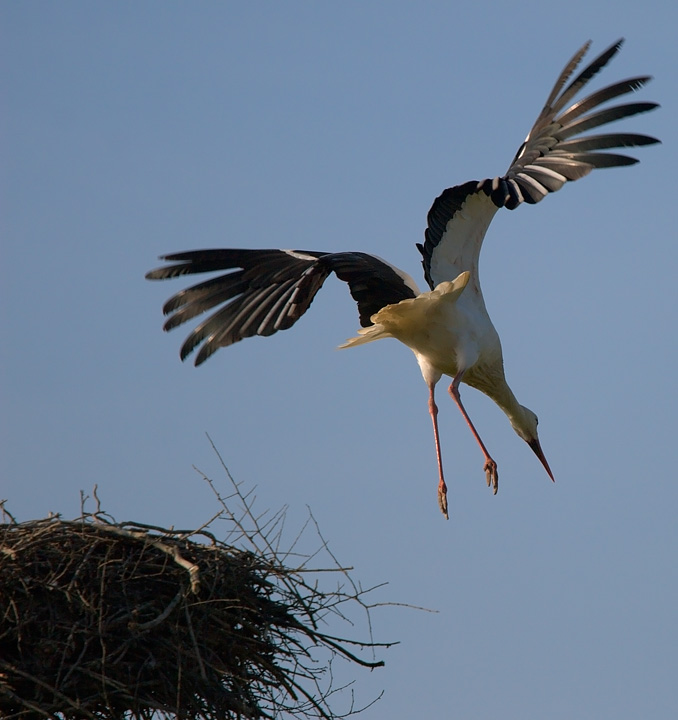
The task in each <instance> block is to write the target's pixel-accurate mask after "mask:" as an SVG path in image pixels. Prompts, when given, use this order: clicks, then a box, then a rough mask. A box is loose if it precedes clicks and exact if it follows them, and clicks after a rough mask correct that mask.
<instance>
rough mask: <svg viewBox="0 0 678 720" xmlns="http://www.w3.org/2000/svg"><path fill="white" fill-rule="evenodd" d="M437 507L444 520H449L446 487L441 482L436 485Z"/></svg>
mask: <svg viewBox="0 0 678 720" xmlns="http://www.w3.org/2000/svg"><path fill="white" fill-rule="evenodd" d="M438 506H439V507H440V512H441V513H442V514H443V515H444V516H445V520H449V519H450V516H449V515H448V514H447V485H445V483H444V482H443V481H442V480H441V481H440V483H439V484H438Z"/></svg>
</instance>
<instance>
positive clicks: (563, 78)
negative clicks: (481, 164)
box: [417, 39, 659, 288]
mask: <svg viewBox="0 0 678 720" xmlns="http://www.w3.org/2000/svg"><path fill="white" fill-rule="evenodd" d="M622 43H623V39H622V40H618V41H617V42H616V43H615V44H614V45H612V46H611V47H610V48H608V49H607V50H606V51H605V52H603V53H601V54H600V55H599V56H598V57H597V58H596V59H595V60H593V61H592V62H591V63H590V64H589V65H587V66H586V67H585V68H584V69H583V70H582V71H581V72H580V73H579V75H577V76H576V77H575V78H574V79H573V80H572V81H571V82H570V83H569V84H567V85H566V83H567V82H568V80H569V79H570V76H571V75H572V73H573V72H574V71H575V69H576V67H577V65H579V63H580V62H581V60H582V58H583V57H584V55H585V54H586V51H587V50H588V48H589V45H590V43H586V44H585V45H584V46H583V47H582V48H580V49H579V50H578V51H577V53H575V55H574V57H573V58H572V59H571V60H570V62H569V63H568V64H567V65H566V67H565V69H564V70H563V72H562V73H561V74H560V77H559V78H558V80H557V81H556V84H555V85H554V87H553V90H552V91H551V94H550V95H549V97H548V99H547V101H546V104H545V105H544V108H543V109H542V111H541V113H540V114H539V117H538V118H537V121H536V122H535V124H534V126H533V127H532V129H531V130H530V132H529V133H528V135H527V137H526V138H525V142H524V143H523V144H522V145H521V146H520V149H519V150H518V152H517V153H516V156H515V157H514V159H513V162H512V163H511V166H510V167H509V169H508V171H507V172H506V174H505V175H504V176H502V177H495V178H492V179H487V180H481V181H480V182H476V181H471V182H468V183H465V184H464V185H458V186H456V187H453V188H448V189H447V190H445V191H444V192H443V193H442V195H440V197H438V198H436V200H435V202H434V203H433V206H432V207H431V210H430V211H429V214H428V227H427V229H426V232H425V242H424V244H423V245H417V247H418V248H419V250H420V252H421V254H422V256H423V261H422V264H423V266H424V276H425V277H426V281H427V282H428V284H429V285H430V287H431V288H433V287H435V286H436V285H437V284H438V283H440V282H442V281H443V280H452V279H453V278H454V277H456V276H457V275H458V274H459V273H460V272H462V271H464V270H470V271H471V275H472V278H475V281H476V282H477V277H478V275H477V273H478V256H479V254H480V247H481V245H482V242H483V238H484V237H485V233H486V231H487V228H488V226H489V224H490V222H491V221H492V218H493V217H494V214H495V212H496V211H497V210H498V209H499V208H502V207H505V208H508V209H509V210H514V209H515V208H517V207H518V205H520V204H521V203H523V202H526V203H532V204H533V203H538V202H539V201H540V200H541V199H542V198H544V197H546V195H548V193H550V192H555V191H556V190H560V188H561V187H562V186H563V185H564V184H565V183H566V182H568V181H570V180H578V179H579V178H581V177H584V175H588V173H590V172H591V170H593V169H594V168H605V167H619V166H622V165H633V164H634V163H636V162H638V161H637V160H636V159H635V158H632V157H629V156H628V155H622V154H619V153H609V152H605V151H606V150H609V149H611V148H625V147H636V146H641V145H653V144H654V143H658V142H659V140H657V139H656V138H653V137H649V136H647V135H639V134H636V133H605V134H593V135H584V136H582V133H585V132H587V131H589V130H593V129H595V128H598V127H600V126H602V125H607V124H608V123H610V122H613V121H614V120H621V119H622V118H626V117H631V116H632V115H637V114H638V113H643V112H647V111H648V110H653V109H654V108H656V107H658V105H657V103H653V102H632V103H623V104H616V105H613V106H612V107H608V108H605V109H599V106H600V105H602V104H603V103H606V102H608V101H610V100H614V99H615V98H618V97H620V96H622V95H625V94H627V93H630V92H633V91H635V90H639V89H640V88H641V87H643V85H645V84H646V83H647V82H648V81H649V80H650V79H651V78H650V77H649V76H647V75H642V76H639V77H633V78H629V79H628V80H622V81H620V82H617V83H615V84H614V85H609V86H608V87H604V88H602V89H601V90H597V91H596V92H593V93H592V94H591V95H588V96H587V97H585V98H583V99H581V100H578V101H576V102H574V103H573V104H572V105H570V106H569V107H566V106H567V105H568V103H570V102H571V101H572V100H573V98H574V97H575V96H576V95H577V94H578V93H579V92H580V91H581V90H582V88H583V87H584V86H585V85H586V84H587V83H588V82H589V80H591V78H592V77H593V76H594V75H596V74H597V73H598V72H599V71H600V70H601V69H602V68H604V67H605V65H607V63H608V62H609V61H610V60H611V59H612V58H613V57H614V56H615V55H616V54H617V52H618V51H619V49H620V48H621V46H622ZM564 108H565V109H564Z"/></svg>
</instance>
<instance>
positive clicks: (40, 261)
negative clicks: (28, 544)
mask: <svg viewBox="0 0 678 720" xmlns="http://www.w3.org/2000/svg"><path fill="white" fill-rule="evenodd" d="M677 25H678V8H677V7H676V5H675V3H672V2H668V1H667V2H646V3H642V4H639V3H631V2H617V3H614V4H612V3H602V2H600V3H590V2H587V3H583V2H579V1H574V2H571V3H569V4H568V5H567V7H566V8H565V7H561V6H558V8H556V6H554V5H553V4H549V3H532V2H528V3H523V4H522V5H520V6H519V9H517V8H516V6H515V4H514V5H511V4H502V5H499V4H497V6H496V7H494V8H489V7H488V5H487V4H486V3H466V4H463V5H462V6H457V4H455V3H450V2H447V3H444V2H429V3H426V4H415V3H402V2H401V3H398V2H394V3H390V4H388V5H386V4H384V3H376V2H361V3H358V2H343V3H341V4H339V3H335V4H329V3H316V4H313V3H284V4H283V3H263V2H262V3H214V2H204V3H200V4H193V3H190V4H189V3H161V2H144V3H137V2H120V3H86V2H82V3H78V2H62V3H49V4H48V3H38V2H21V3H18V2H15V3H2V4H1V5H0V26H1V27H2V30H1V31H0V32H1V33H2V41H1V42H0V53H1V56H2V57H1V63H0V65H1V70H0V72H1V73H2V77H1V83H2V85H1V93H2V99H1V101H0V102H1V103H2V113H1V117H2V119H1V120H0V123H1V127H2V131H1V142H2V156H3V162H2V166H3V169H2V174H1V176H0V177H1V179H0V182H1V183H2V185H1V191H0V192H1V198H2V200H1V203H2V213H1V216H0V233H1V237H2V240H1V243H2V246H1V260H0V293H1V297H0V308H1V311H0V323H1V333H2V338H3V342H2V345H1V346H0V363H1V365H0V368H1V373H2V375H1V380H2V383H1V389H0V392H1V393H2V395H1V397H0V401H1V407H2V412H1V417H2V426H1V427H0V432H1V433H2V444H3V450H2V454H1V456H0V457H1V460H0V462H1V471H0V472H1V477H0V497H3V498H6V499H7V500H8V505H9V507H10V509H11V510H12V511H13V513H14V514H15V515H16V516H17V517H18V518H19V519H22V520H25V519H30V518H36V517H42V516H44V515H46V513H47V512H49V511H53V512H61V513H63V514H64V515H66V516H74V515H76V514H77V512H78V510H79V491H80V490H81V489H83V490H85V491H87V492H89V491H90V490H91V488H92V486H93V485H94V484H95V483H97V484H98V486H99V494H100V496H101V498H102V500H103V504H104V506H105V507H106V508H107V509H108V510H109V512H111V513H112V514H113V515H115V516H116V517H117V518H118V519H121V520H123V519H135V520H138V521H142V522H150V523H159V524H163V525H171V524H174V525H177V526H181V527H191V526H198V525H200V524H201V523H203V522H204V521H205V520H206V519H207V518H209V517H210V516H211V515H212V514H213V513H214V512H215V510H216V506H215V501H214V499H213V497H212V495H211V493H210V491H209V488H208V487H207V486H206V485H205V483H204V482H203V480H201V478H200V476H199V475H198V474H197V473H196V472H195V470H194V469H193V466H194V465H195V466H197V467H198V468H200V469H201V470H202V471H204V472H206V473H208V474H210V475H213V476H214V477H215V478H219V477H221V476H222V475H221V473H220V469H219V464H218V460H217V458H216V457H215V455H214V453H213V451H212V449H211V448H210V445H209V443H208V441H207V439H206V437H205V433H206V432H208V433H209V434H210V436H211V437H212V439H213V440H214V443H215V445H216V446H217V447H218V448H219V451H220V452H221V454H222V455H223V457H224V459H225V461H226V463H227V464H228V466H229V468H230V470H231V472H232V474H233V475H234V476H235V477H236V479H237V480H239V481H241V482H243V483H245V485H246V486H248V487H252V486H256V493H257V497H258V501H257V502H258V507H260V508H261V509H265V508H271V509H272V510H277V509H278V508H279V507H280V506H282V505H283V504H288V505H289V520H288V526H289V527H290V528H291V529H293V528H294V527H295V526H296V525H298V524H301V522H303V519H304V518H305V514H306V506H307V505H308V506H310V507H311V508H312V510H313V514H314V516H315V517H316V519H317V520H318V523H319V525H320V527H321V528H322V531H323V534H324V536H325V538H326V539H327V541H328V542H329V544H330V546H331V547H332V549H333V551H334V553H335V555H337V557H338V558H339V559H340V560H341V562H342V563H344V564H346V565H352V566H354V567H355V571H354V574H355V576H356V578H358V579H360V580H361V581H362V583H363V584H364V585H366V586H370V585H375V584H378V583H382V582H386V583H388V585H387V586H386V587H385V588H382V589H380V590H379V591H378V592H377V593H376V594H375V601H397V602H403V603H412V604H415V605H421V606H425V607H428V608H432V609H435V610H437V611H438V612H437V613H435V614H432V613H423V612H417V611H413V610H406V609H403V608H384V609H381V610H378V611H376V612H375V614H374V616H373V625H374V632H375V635H376V639H377V640H381V641H391V640H399V641H400V644H399V645H398V646H397V647H395V648H393V649H391V650H389V651H386V652H385V653H384V655H383V657H384V659H385V660H386V666H385V668H383V669H380V670H375V671H373V672H369V671H364V672H358V671H357V670H356V671H355V673H354V674H355V676H356V679H357V683H356V686H355V691H356V693H357V696H358V698H359V700H362V701H369V700H370V699H371V698H373V697H374V696H376V695H378V694H379V692H381V690H382V689H383V690H384V691H385V693H384V697H383V699H382V700H381V701H380V702H379V703H377V704H376V705H375V706H373V707H372V708H370V709H369V710H367V711H366V712H365V713H364V715H363V717H365V718H366V720H370V719H371V718H382V717H389V718H393V719H394V720H401V719H403V720H404V719H405V718H407V719H410V718H413V717H432V716H438V717H439V716H445V717H454V718H465V719H466V718H469V719H476V718H478V719H480V720H482V719H483V718H489V717H502V718H503V719H504V720H519V719H520V720H524V719H525V718H528V719H529V718H549V720H560V719H561V718H562V720H565V719H566V718H567V719H568V720H569V719H570V718H573V717H576V718H578V720H587V719H589V718H590V719H593V718H596V720H598V719H600V718H605V717H614V718H615V719H616V720H626V719H629V720H630V719H631V718H638V717H651V718H654V719H657V718H673V717H675V716H676V712H677V711H678V690H677V689H676V685H675V675H676V647H678V632H677V627H676V615H675V607H676V604H677V602H678V574H677V572H676V563H675V555H676V541H677V539H678V538H677V535H678V533H677V530H676V520H675V518H676V505H677V504H678V483H677V481H676V478H675V477H674V475H675V472H674V465H675V459H674V455H673V443H674V442H675V433H676V406H677V401H678V398H677V397H676V396H677V393H676V381H675V362H674V358H675V353H676V340H675V322H676V308H677V300H678V298H677V292H676V282H675V277H676V270H677V267H676V265H677V259H678V251H677V250H676V240H677V237H676V229H675V228H676V225H675V212H674V208H673V207H672V205H673V203H672V200H671V197H672V187H673V182H674V177H673V174H674V169H675V167H676V160H678V158H677V157H676V155H677V154H676V146H675V118H676V114H677V108H676V100H677V95H676V87H678V53H677V51H676V45H675V27H676V26H677ZM620 36H625V37H626V38H627V43H626V45H625V46H624V48H623V49H622V51H621V53H620V54H619V55H618V57H617V58H615V60H614V61H613V63H612V64H611V65H610V66H609V67H608V68H606V69H605V71H604V72H603V74H602V76H601V77H599V78H598V79H597V80H596V87H598V86H600V85H601V84H606V83H610V82H614V81H616V80H618V79H621V78H624V77H628V76H631V75H636V74H645V73H650V74H653V75H654V76H655V80H654V81H653V82H652V83H651V84H650V85H649V86H648V88H647V89H646V90H644V91H643V92H642V96H639V97H642V99H648V100H655V101H658V102H660V103H661V104H662V109H661V110H659V111H656V112H654V113H651V114H649V115H644V116H639V117H637V118H635V119H633V120H631V121H629V122H628V123H627V127H628V128H629V129H631V130H632V131H638V132H644V133H648V134H651V135H655V136H657V137H659V138H661V139H662V140H663V145H661V146H657V147H651V148H640V149H638V151H637V157H639V158H640V159H641V163H640V164H639V165H637V166H634V167H632V168H623V169H616V170H609V171H599V172H596V173H594V174H593V175H591V176H589V177H587V178H585V179H584V180H582V181H581V182H577V183H574V184H570V185H568V186H567V187H565V188H564V189H563V190H562V191H561V192H559V193H557V194H556V195H554V196H553V197H549V198H547V199H546V200H545V201H544V202H543V203H541V204H540V205H538V206H535V207H521V208H520V209H518V210H517V211H516V212H502V213H499V214H498V216H497V217H496V218H495V220H494V222H493V224H492V226H491V228H490V232H489V233H488V237H487V238H486V242H485V246H484V250H483V254H482V258H481V263H482V270H481V272H482V278H483V288H484V293H485V297H486V302H487V305H488V309H489V311H490V314H491V315H492V317H493V320H494V323H495V325H496V327H497V329H498V331H499V333H500V335H501V336H502V342H503V346H504V355H505V362H506V369H507V377H508V380H509V382H510V384H511V385H512V387H513V389H514V391H515V393H516V395H517V396H518V398H519V399H520V401H521V402H522V403H524V404H525V405H527V406H528V407H530V408H532V409H533V410H535V412H537V414H538V415H539V418H540V426H539V427H540V435H541V440H542V445H543V448H544V451H545V453H546V456H547V458H548V460H549V463H550V465H551V468H552V469H553V472H554V474H555V477H556V480H557V482H556V483H555V485H553V484H552V483H551V482H550V481H549V480H548V478H547V477H546V475H545V473H544V471H543V469H542V468H541V466H540V464H539V462H538V461H537V460H536V458H535V457H534V456H533V455H532V453H531V452H530V450H529V448H527V447H526V445H525V444H524V443H523V442H522V441H521V440H520V439H519V438H518V437H517V436H516V435H515V433H514V432H513V430H512V429H511V427H510V425H509V423H508V422H507V420H506V418H505V417H504V416H503V415H502V413H501V411H500V410H499V409H498V408H496V407H495V406H493V404H492V403H491V402H490V401H489V400H488V399H487V398H485V397H484V396H482V395H480V394H478V393H477V392H475V391H473V390H471V389H470V388H466V389H463V388H462V392H463V397H464V400H465V402H466V406H467V408H468V410H469V412H470V413H471V416H472V417H473V419H474V420H475V422H476V425H477V427H478V428H479V430H480V432H481V435H482V436H483V438H484V440H485V441H486V443H487V445H488V447H489V448H490V451H491V452H492V454H493V456H494V458H495V459H496V460H497V462H498V465H499V473H500V490H499V494H498V495H497V496H496V497H493V496H492V494H491V493H490V492H489V491H488V489H487V488H486V487H485V482H484V475H483V472H482V457H481V455H480V453H479V450H478V448H477V446H476V444H475V442H474V441H473V439H472V437H471V436H470V434H469V432H468V430H467V428H466V427H465V425H464V423H463V420H462V418H461V417H460V415H459V413H458V411H457V409H456V408H455V406H454V404H453V403H452V401H451V400H449V398H447V397H446V396H445V394H444V393H443V392H441V393H440V402H439V406H440V411H441V412H440V429H441V436H442V446H443V457H444V461H445V466H446V470H447V475H448V485H449V486H450V510H451V519H450V521H449V522H445V521H444V520H443V518H442V516H441V515H440V513H439V511H438V509H437V505H436V484H437V472H436V465H435V455H434V447H433V438H432V433H431V427H430V419H429V416H428V412H427V405H426V403H427V393H426V387H425V384H424V383H423V381H422V379H421V376H420V373H419V369H418V367H417V365H416V362H415V360H414V357H413V356H412V355H411V353H410V352H409V351H408V350H407V349H406V348H405V347H402V346H399V345H398V344H397V343H395V342H390V341H384V342H381V343H375V344H373V345H370V346H366V347H363V348H357V349H355V350H351V351H342V352H338V351H336V350H335V348H336V346H337V345H339V344H340V343H341V342H343V341H344V340H345V339H346V338H348V337H350V336H352V335H353V334H354V333H355V330H356V329H357V327H358V321H357V313H356V310H355V306H354V304H353V302H352V300H351V298H350V297H349V295H348V292H347V291H346V288H345V287H344V285H343V284H342V283H340V282H337V281H328V283H327V285H326V287H325V288H323V290H322V292H321V293H320V294H319V295H318V297H317V298H316V300H315V301H314V303H313V306H312V308H311V310H310V312H309V313H308V315H307V316H305V317H304V318H303V319H302V320H301V321H300V322H299V323H298V324H297V325H296V326H295V327H294V328H293V329H292V330H291V331H289V332H283V333H278V334H277V335H275V336H273V337H270V338H263V339H260V338H256V339H252V340H249V341H246V342H243V343H240V344H239V345H237V346H234V347H232V348H228V349H226V350H221V351H219V352H218V353H217V355H216V356H215V357H213V358H212V359H210V361H209V362H208V363H206V364H205V365H204V366H202V367H200V368H199V369H195V368H193V367H192V365H191V364H190V363H184V364H182V363H180V361H179V358H178V350H179V346H180V344H181V341H182V339H183V337H184V336H185V333H184V332H183V330H182V329H179V330H175V331H174V332H173V333H170V334H169V335H167V334H164V333H163V332H162V331H161V324H162V316H161V306H162V303H163V302H164V300H165V299H166V298H167V297H168V296H169V295H170V294H171V293H173V292H175V291H176V290H178V289H179V288H180V287H182V286H183V285H182V283H181V281H177V282H174V283H173V282H166V283H148V282H146V281H145V280H144V279H143V276H144V273H145V272H146V271H147V270H149V269H150V268H152V267H155V266H156V265H157V256H158V255H160V254H162V253H167V252H172V251H180V250H188V249H197V248H201V247H228V246H232V247H238V246H242V247H284V248H297V249H311V250H365V251H368V252H373V253H376V254H377V255H380V256H382V257H384V258H386V259H388V260H389V261H390V262H392V263H394V264H396V265H398V266H399V267H401V268H403V269H405V270H407V271H408V272H410V273H411V274H412V275H413V276H414V277H416V279H417V281H418V282H419V281H420V280H421V275H420V269H419V260H418V253H417V251H416V250H415V248H414V243H415V242H418V241H420V240H421V239H422V235H423V229H424V225H425V218H426V212H427V211H428V209H429V207H430V204H431V202H432V201H433V199H434V197H435V196H436V195H438V194H439V193H440V191H441V190H442V189H443V188H445V187H449V186H451V185H454V184H458V183H461V182H465V181H467V180H470V179H481V178H484V177H486V176H493V175H496V174H498V173H501V172H502V171H503V170H505V169H506V167H507V166H508V164H509V162H510V160H511V158H512V157H513V154H514V153H515V151H516V149H517V147H518V145H519V144H520V142H521V141H522V139H523V138H524V136H525V134H526V132H527V130H528V129H529V127H530V125H531V123H532V121H533V120H534V118H535V117H536V114H537V113H538V111H539V110H540V108H541V106H542V104H543V102H544V100H545V98H546V96H547V94H548V92H549V90H550V88H551V85H552V83H553V81H554V80H555V78H556V76H557V74H558V73H559V72H560V70H561V68H562V66H563V65H564V63H565V62H566V61H567V60H568V59H569V57H570V56H571V55H572V54H573V52H574V51H575V50H576V49H577V48H578V47H579V46H580V45H581V44H582V43H583V42H584V41H585V40H587V39H589V38H591V39H592V40H593V41H594V46H593V53H596V52H598V51H600V50H602V49H604V48H605V47H607V46H608V45H609V44H611V43H612V42H613V41H614V40H616V39H617V38H618V37H620ZM620 127H621V126H620ZM421 284H422V285H423V283H421ZM441 391H442V386H441Z"/></svg>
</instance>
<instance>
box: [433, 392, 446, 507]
mask: <svg viewBox="0 0 678 720" xmlns="http://www.w3.org/2000/svg"><path fill="white" fill-rule="evenodd" d="M434 390H435V385H429V388H428V391H429V395H428V411H429V413H430V414H431V420H432V421H433V437H434V439H435V441H436V457H437V458H438V477H439V478H440V481H439V482H438V505H439V506H440V511H441V512H442V514H443V515H444V516H445V519H446V520H449V519H450V516H449V515H448V514H447V485H446V484H445V478H444V477H443V457H442V454H441V452H440V436H439V435H438V406H437V405H436V401H435V399H434Z"/></svg>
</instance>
